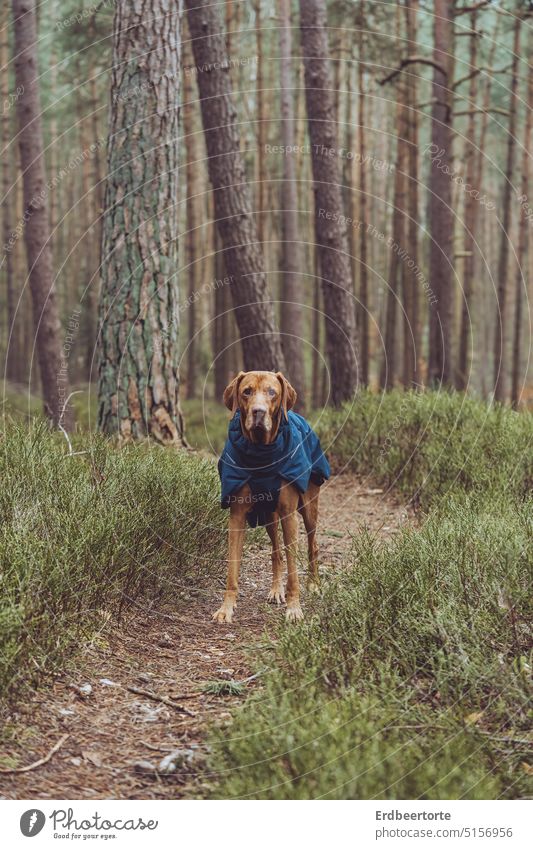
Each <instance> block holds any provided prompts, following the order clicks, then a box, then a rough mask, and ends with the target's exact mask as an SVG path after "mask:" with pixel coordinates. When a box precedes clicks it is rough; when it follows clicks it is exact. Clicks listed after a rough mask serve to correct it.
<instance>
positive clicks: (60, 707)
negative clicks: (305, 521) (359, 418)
mask: <svg viewBox="0 0 533 849" xmlns="http://www.w3.org/2000/svg"><path fill="white" fill-rule="evenodd" d="M406 518H407V515H406V511H405V508H402V507H400V506H398V505H396V504H394V503H393V502H392V501H391V500H389V499H386V498H385V497H384V496H383V495H382V493H381V491H380V490H375V489H369V488H368V486H367V485H366V484H364V483H362V482H361V481H359V480H358V479H356V478H354V477H353V476H351V475H342V476H338V477H334V478H332V480H331V481H329V482H328V484H327V485H326V486H324V488H323V494H322V498H321V517H320V535H319V543H320V551H321V556H320V560H321V563H322V564H323V566H324V568H339V567H340V566H341V565H342V560H343V558H344V557H345V555H346V552H347V551H348V549H349V545H350V535H351V534H353V533H356V532H357V531H358V530H359V529H360V527H361V526H362V525H363V524H366V525H367V526H369V527H370V528H372V529H373V530H375V531H376V532H379V533H380V534H382V535H385V536H386V535H389V534H393V533H396V532H397V531H398V528H399V526H400V525H401V524H402V523H403V522H405V520H406ZM302 548H303V546H302ZM302 566H303V564H302ZM222 586H223V583H222V576H221V578H220V580H218V581H216V582H213V586H212V587H211V588H209V589H208V590H205V589H201V590H198V591H197V593H196V594H194V595H192V594H191V597H190V598H188V599H184V600H183V609H182V610H180V611H178V612H176V608H165V609H159V610H155V609H153V610H147V609H143V610H140V611H138V612H137V613H136V614H134V615H132V616H131V617H130V618H129V619H128V622H127V624H124V625H122V626H121V627H120V628H119V627H113V628H111V629H109V628H108V629H106V632H105V637H102V638H101V639H99V640H95V641H94V642H93V644H92V645H91V646H90V647H89V648H87V649H86V650H85V652H84V653H83V655H82V657H81V658H80V659H78V660H77V662H76V667H75V668H71V669H70V670H69V671H68V673H65V674H63V675H62V676H61V677H60V678H58V679H57V681H56V682H55V683H54V685H53V686H52V687H48V688H43V689H42V690H40V691H39V692H38V693H36V694H35V697H34V698H33V699H32V701H31V702H30V703H26V704H25V705H24V706H22V705H21V706H20V707H19V710H18V711H17V713H16V714H14V715H13V716H12V717H11V718H10V723H9V725H8V732H9V733H10V734H11V737H12V739H11V741H10V742H9V743H8V744H7V745H5V746H3V749H4V752H3V755H4V757H3V758H2V761H3V763H2V766H4V767H5V766H9V765H13V766H14V765H17V766H22V765H24V764H30V763H33V762H34V761H36V760H38V759H39V758H41V757H43V756H44V755H46V753H47V752H49V751H50V749H51V748H52V747H53V746H54V744H55V743H57V741H58V740H59V739H60V738H61V737H62V735H65V734H68V735H69V736H68V738H67V739H66V740H65V742H64V743H63V745H62V746H61V748H60V750H59V751H58V752H57V753H56V754H54V755H53V757H52V758H51V759H50V761H49V762H48V763H46V764H45V765H43V766H41V767H39V768H38V769H36V770H35V771H31V772H27V773H24V774H16V775H0V796H2V797H3V798H6V799H15V798H19V799H105V798H121V799H165V798H174V799H175V798H179V797H183V796H191V795H192V796H195V795H198V794H199V793H201V790H202V787H201V784H202V769H201V767H202V762H203V760H204V759H205V748H204V740H205V733H206V728H207V726H208V725H209V723H210V722H212V721H216V720H222V719H225V718H226V719H227V718H229V716H230V711H231V710H232V708H233V707H234V706H235V705H236V703H238V702H239V701H240V696H239V695H221V694H217V693H212V694H210V693H209V692H205V685H206V684H208V683H209V682H213V681H215V682H221V681H226V682H230V681H242V680H243V679H246V678H248V677H249V676H250V675H251V672H252V670H251V668H250V661H249V658H250V654H251V652H250V649H251V648H252V647H254V648H256V649H259V647H260V644H261V641H262V640H263V641H264V635H265V630H266V632H269V631H270V632H271V631H272V629H273V625H274V624H275V623H276V622H277V621H278V620H279V618H280V617H281V616H282V611H280V610H277V609H275V608H272V607H271V606H269V605H267V604H265V599H266V596H267V592H268V589H269V587H270V558H269V551H268V546H267V540H266V535H265V542H264V543H263V544H262V545H261V546H260V547H259V546H257V545H254V546H252V547H251V548H250V549H249V550H248V553H247V556H246V557H245V559H244V563H243V569H242V577H241V594H240V601H239V606H238V608H237V613H236V617H235V620H234V623H233V624H231V625H218V626H216V625H214V624H213V623H212V622H211V613H212V612H213V611H214V610H215V609H216V607H218V604H219V601H220V598H221V587H222ZM303 606H304V612H305V594H304V595H303ZM84 685H90V689H91V691H90V693H88V694H87V695H84V694H83V691H81V692H80V690H79V689H77V688H80V687H81V688H83V687H84ZM254 686H259V683H258V681H257V680H255V681H251V682H248V683H247V685H246V687H247V689H249V688H251V687H254ZM127 688H134V689H138V690H143V691H145V692H146V691H147V692H151V693H155V694H157V695H162V696H164V697H166V698H167V699H170V700H173V701H175V702H176V703H178V704H179V705H181V707H182V708H185V709H186V712H185V710H181V709H180V708H178V707H174V706H171V705H168V704H164V703H162V702H158V701H154V700H152V699H150V698H149V697H147V696H146V695H145V694H143V693H135V692H132V690H131V689H127ZM87 689H88V688H87ZM176 750H180V751H179V753H178V754H177V755H176V764H177V766H176V770H175V772H173V773H172V774H170V775H168V776H164V777H162V776H160V775H157V774H155V773H153V772H152V771H151V766H150V765H152V766H156V765H158V764H159V763H160V761H161V760H162V758H164V757H165V756H166V755H168V754H169V753H170V752H175V751H176ZM10 759H12V764H10ZM142 762H145V763H144V766H141V765H140V764H141V763H142Z"/></svg>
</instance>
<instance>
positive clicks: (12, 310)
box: [0, 5, 19, 381]
mask: <svg viewBox="0 0 533 849" xmlns="http://www.w3.org/2000/svg"><path fill="white" fill-rule="evenodd" d="M0 29H1V30H2V43H1V45H0V73H1V74H2V81H1V88H0V97H1V101H2V106H3V108H2V118H1V121H2V124H1V131H2V138H1V142H0V147H1V148H2V150H3V154H2V236H3V238H2V241H3V244H4V245H6V246H9V243H10V238H11V233H12V225H13V203H12V199H11V192H12V184H13V182H14V180H13V173H14V172H13V151H12V148H11V139H12V135H13V134H12V126H11V110H10V108H9V95H10V86H9V7H8V6H7V5H5V6H4V7H3V12H2V18H1V21H0ZM13 194H14V192H13ZM0 267H1V268H3V270H4V274H5V280H6V309H7V334H6V337H5V338H6V340H7V343H6V344H7V347H6V361H5V374H6V377H7V379H8V380H13V381H15V380H17V378H18V374H17V357H18V355H19V345H18V330H19V327H18V323H16V321H15V318H16V310H17V295H16V288H15V275H14V273H13V254H12V248H11V246H9V247H8V249H6V250H5V251H4V261H3V263H2V265H1V266H0Z"/></svg>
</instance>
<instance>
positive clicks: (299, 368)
mask: <svg viewBox="0 0 533 849" xmlns="http://www.w3.org/2000/svg"><path fill="white" fill-rule="evenodd" d="M279 14H280V53H281V80H280V82H281V86H280V87H281V138H282V144H283V145H284V146H285V150H290V149H292V148H293V146H294V145H295V144H296V137H295V132H294V101H293V97H294V95H293V88H294V85H293V79H292V39H291V4H290V0H279ZM281 216H282V248H281V275H282V282H281V299H280V300H281V310H280V323H281V332H282V335H281V342H282V345H283V353H284V354H285V361H286V363H287V369H288V376H289V379H290V381H291V383H292V385H293V386H294V388H295V389H296V392H297V393H298V401H299V409H300V410H302V409H303V407H304V401H305V373H304V363H303V354H302V347H303V343H304V316H303V304H302V284H301V279H300V275H301V273H302V258H301V254H302V250H301V245H300V241H299V234H298V193H297V189H296V162H295V159H294V155H293V154H290V153H285V156H284V157H283V182H282V184H281Z"/></svg>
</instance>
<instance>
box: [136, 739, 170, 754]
mask: <svg viewBox="0 0 533 849" xmlns="http://www.w3.org/2000/svg"><path fill="white" fill-rule="evenodd" d="M141 743H142V744H143V746H146V748H147V749H150V750H151V751H152V752H173V751H175V749H176V747H175V746H171V747H170V748H169V747H168V746H153V745H152V744H151V743H147V742H146V740H141Z"/></svg>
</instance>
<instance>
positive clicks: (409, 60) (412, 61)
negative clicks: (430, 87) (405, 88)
mask: <svg viewBox="0 0 533 849" xmlns="http://www.w3.org/2000/svg"><path fill="white" fill-rule="evenodd" d="M408 65H430V66H431V67H432V68H435V69H436V70H437V71H441V73H443V74H444V75H446V71H445V69H444V68H443V67H442V65H439V63H438V62H434V61H433V59H426V57H425V56H407V57H406V58H405V59H402V61H401V62H400V66H399V67H398V68H395V69H394V71H391V73H390V74H389V75H388V76H387V77H385V78H384V79H382V80H379V84H380V85H385V84H386V83H390V82H391V80H393V79H394V78H395V77H397V76H398V74H401V73H402V71H403V70H404V68H406V67H407V66H408Z"/></svg>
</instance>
